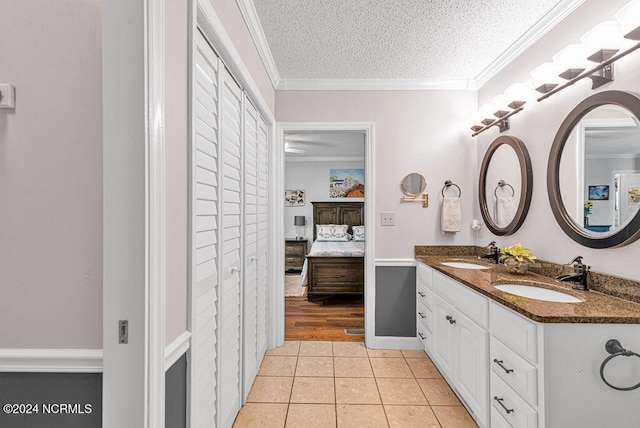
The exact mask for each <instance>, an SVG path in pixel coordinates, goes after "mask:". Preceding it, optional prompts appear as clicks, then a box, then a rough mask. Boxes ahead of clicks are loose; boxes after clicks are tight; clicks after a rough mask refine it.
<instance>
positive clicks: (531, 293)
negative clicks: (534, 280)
mask: <svg viewBox="0 0 640 428" xmlns="http://www.w3.org/2000/svg"><path fill="white" fill-rule="evenodd" d="M494 287H495V288H497V289H498V290H500V291H504V292H505V293H509V294H515V295H516V296H521V297H528V298H530V299H535V300H544V301H545V302H561V303H580V302H582V300H581V299H578V298H577V297H574V296H571V295H570V294H565V293H561V292H560V291H554V290H549V289H548V288H540V287H535V286H530V285H520V284H500V285H494Z"/></svg>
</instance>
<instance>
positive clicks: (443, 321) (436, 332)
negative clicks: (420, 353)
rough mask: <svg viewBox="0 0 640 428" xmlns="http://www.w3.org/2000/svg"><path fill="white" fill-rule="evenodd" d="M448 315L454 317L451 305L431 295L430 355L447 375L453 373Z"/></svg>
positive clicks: (451, 333)
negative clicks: (431, 339)
mask: <svg viewBox="0 0 640 428" xmlns="http://www.w3.org/2000/svg"><path fill="white" fill-rule="evenodd" d="M448 317H455V311H454V309H453V307H451V305H449V304H448V303H446V302H445V301H444V300H442V299H441V298H440V297H439V296H437V295H435V294H434V296H433V346H432V347H431V352H432V354H433V355H432V357H433V359H434V360H435V361H436V363H438V366H439V368H440V369H441V370H442V371H443V372H444V374H446V375H447V376H452V375H453V372H452V371H453V332H454V328H453V326H454V325H453V324H451V322H450V319H451V318H448Z"/></svg>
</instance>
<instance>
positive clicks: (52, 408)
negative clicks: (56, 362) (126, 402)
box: [0, 373, 102, 428]
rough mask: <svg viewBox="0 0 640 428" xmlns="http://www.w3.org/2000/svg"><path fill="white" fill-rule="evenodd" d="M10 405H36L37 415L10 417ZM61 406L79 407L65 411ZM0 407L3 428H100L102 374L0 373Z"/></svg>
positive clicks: (15, 415) (0, 419)
mask: <svg viewBox="0 0 640 428" xmlns="http://www.w3.org/2000/svg"><path fill="white" fill-rule="evenodd" d="M7 404H24V405H37V406H38V408H37V411H38V413H35V409H34V413H32V414H7V413H6V411H5V409H4V407H5V406H6V405H7ZM61 404H64V405H72V406H74V407H75V405H77V408H74V409H73V410H72V411H69V410H64V409H63V408H62V406H59V405H61ZM0 406H2V409H3V410H0V427H11V428H34V427H46V428H93V427H96V428H99V427H101V426H102V374H101V373H0ZM47 406H48V410H47Z"/></svg>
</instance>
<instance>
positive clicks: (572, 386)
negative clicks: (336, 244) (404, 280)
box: [416, 262, 640, 428]
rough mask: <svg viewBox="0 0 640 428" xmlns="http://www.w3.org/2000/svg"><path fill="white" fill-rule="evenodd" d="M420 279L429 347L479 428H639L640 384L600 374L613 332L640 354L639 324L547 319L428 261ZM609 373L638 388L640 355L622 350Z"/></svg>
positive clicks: (421, 267)
mask: <svg viewBox="0 0 640 428" xmlns="http://www.w3.org/2000/svg"><path fill="white" fill-rule="evenodd" d="M417 277H418V280H417V281H418V284H417V288H416V290H417V292H421V291H422V293H423V294H424V295H425V296H424V297H422V296H421V295H420V294H418V303H417V305H416V306H417V311H418V312H420V311H421V309H420V308H421V307H423V306H427V305H428V307H429V310H430V312H429V313H430V317H428V318H425V319H424V320H423V319H421V318H418V321H417V322H418V332H420V328H422V329H423V330H424V331H425V332H428V334H425V338H424V339H422V341H423V343H424V344H425V351H426V352H427V354H429V356H430V357H431V359H432V360H433V362H434V363H435V364H436V365H437V367H438V369H439V370H440V372H441V373H442V375H443V376H444V377H445V379H446V380H447V382H449V384H450V385H451V387H452V389H454V391H455V392H456V393H457V394H458V396H459V397H460V399H461V400H462V401H463V402H464V404H465V405H466V407H467V409H468V410H469V411H470V413H472V415H473V416H474V418H475V419H476V422H477V423H478V425H479V426H480V427H491V428H502V427H504V428H508V427H511V428H556V427H562V428H602V427H613V426H618V427H625V428H626V427H629V428H631V427H640V405H638V403H640V388H639V389H636V390H633V391H617V390H614V389H611V388H609V387H608V386H606V385H605V384H604V382H603V381H602V379H601V378H600V372H599V370H600V365H601V364H602V362H603V361H604V359H605V358H607V357H608V356H609V354H608V353H607V352H606V351H605V349H604V345H605V343H606V342H607V340H609V339H618V340H619V341H620V342H621V343H622V345H623V346H624V347H625V348H626V349H629V350H632V351H634V352H637V353H640V325H639V324H599V323H590V324H579V323H570V322H567V323H539V322H535V321H533V320H531V319H530V318H527V317H525V316H523V315H521V314H519V313H516V312H515V311H513V310H511V309H509V308H507V307H505V306H503V305H502V304H500V303H498V302H496V301H494V300H492V299H490V298H488V297H486V296H484V295H482V294H479V293H477V292H475V291H473V290H472V289H471V288H470V287H467V286H466V285H463V284H461V283H460V282H458V281H456V280H454V279H452V278H450V277H448V276H446V275H444V274H442V273H440V272H438V271H436V270H435V269H432V268H430V267H429V266H427V265H426V264H423V263H421V262H419V263H418V274H417ZM421 299H425V301H424V302H422V300H421ZM421 305H422V306H421ZM576 305H579V304H576ZM580 309H581V308H580V306H577V307H576V311H579V310H580ZM427 321H428V322H427ZM605 373H606V376H607V377H608V379H609V380H610V381H611V382H613V383H614V384H615V385H618V386H632V385H634V384H636V383H638V382H640V359H639V358H637V357H633V358H628V357H623V356H621V357H617V358H616V359H614V360H612V362H611V363H610V364H609V365H607V368H606V371H605Z"/></svg>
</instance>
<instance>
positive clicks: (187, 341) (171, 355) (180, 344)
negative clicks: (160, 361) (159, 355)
mask: <svg viewBox="0 0 640 428" xmlns="http://www.w3.org/2000/svg"><path fill="white" fill-rule="evenodd" d="M190 346H191V332H190V331H185V332H183V333H182V334H181V335H180V336H178V337H176V338H175V339H174V341H173V342H171V343H170V344H169V345H168V346H167V347H166V348H165V351H164V371H167V370H169V369H170V368H171V366H173V365H174V364H175V363H176V361H178V360H179V359H180V357H182V356H183V355H184V353H185V352H187V351H188V350H189V347H190Z"/></svg>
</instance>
